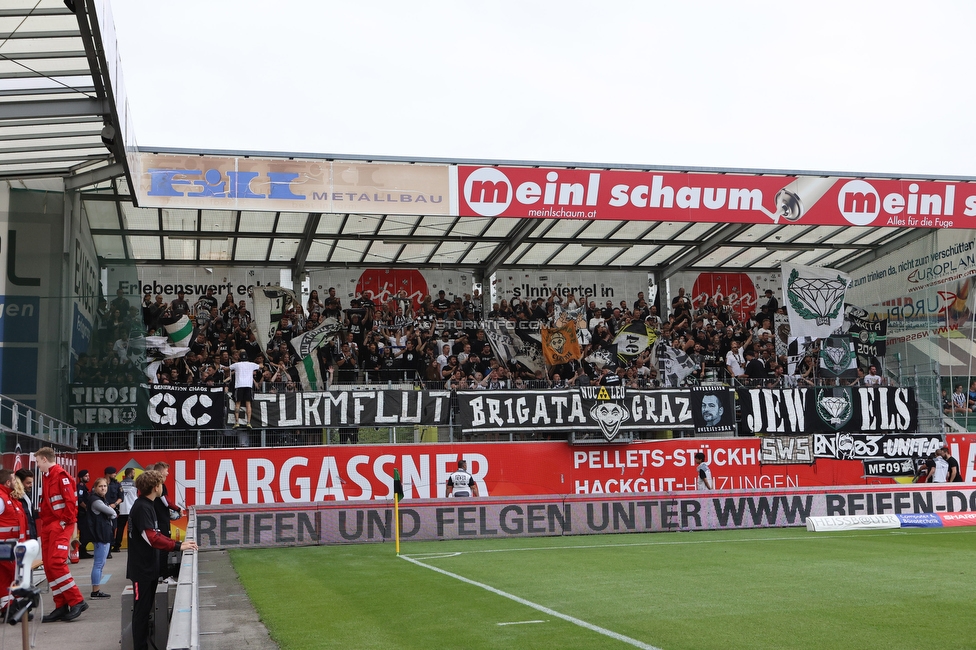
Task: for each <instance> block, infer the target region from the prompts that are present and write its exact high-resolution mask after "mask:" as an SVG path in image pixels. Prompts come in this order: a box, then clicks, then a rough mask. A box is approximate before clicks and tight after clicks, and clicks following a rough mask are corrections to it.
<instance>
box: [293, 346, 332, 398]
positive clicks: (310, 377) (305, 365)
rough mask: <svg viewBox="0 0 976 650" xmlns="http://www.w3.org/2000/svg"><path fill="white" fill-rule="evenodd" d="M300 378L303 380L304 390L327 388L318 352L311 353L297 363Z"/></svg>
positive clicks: (296, 367)
mask: <svg viewBox="0 0 976 650" xmlns="http://www.w3.org/2000/svg"><path fill="white" fill-rule="evenodd" d="M295 369H296V370H298V378H299V380H300V381H301V382H302V390H325V389H326V385H325V377H323V376H322V369H321V366H320V365H319V357H318V355H317V354H310V355H308V356H307V357H305V358H303V359H302V360H301V361H299V362H298V363H297V364H295Z"/></svg>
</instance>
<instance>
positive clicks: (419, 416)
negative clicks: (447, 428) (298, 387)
mask: <svg viewBox="0 0 976 650" xmlns="http://www.w3.org/2000/svg"><path fill="white" fill-rule="evenodd" d="M450 399H451V393H450V392H449V391H414V390H349V391H345V390H341V391H331V392H304V393H280V394H274V393H262V394H258V395H255V396H254V404H253V413H254V414H253V416H252V422H253V423H254V426H256V427H260V428H267V427H270V428H287V427H338V426H349V427H358V426H381V427H387V426H390V427H392V426H400V425H413V424H424V425H438V424H447V423H448V417H449V415H450V412H451V411H450Z"/></svg>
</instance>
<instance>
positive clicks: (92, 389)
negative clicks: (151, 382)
mask: <svg viewBox="0 0 976 650" xmlns="http://www.w3.org/2000/svg"><path fill="white" fill-rule="evenodd" d="M138 393H139V389H138V387H137V386H106V385H104V384H102V385H85V384H70V385H69V386H68V424H70V425H72V426H74V427H77V428H78V430H79V431H113V430H128V429H137V428H141V427H142V426H145V424H146V422H147V420H146V418H145V417H140V413H144V412H145V411H140V410H139V400H138V397H137V395H138Z"/></svg>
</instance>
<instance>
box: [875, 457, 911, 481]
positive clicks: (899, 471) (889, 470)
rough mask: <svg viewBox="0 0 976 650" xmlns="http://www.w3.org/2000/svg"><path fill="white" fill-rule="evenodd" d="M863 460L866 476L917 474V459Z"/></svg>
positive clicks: (889, 476) (887, 476)
mask: <svg viewBox="0 0 976 650" xmlns="http://www.w3.org/2000/svg"><path fill="white" fill-rule="evenodd" d="M863 462H864V475H865V476H879V477H883V478H899V477H902V476H915V461H913V460H912V459H911V458H892V459H882V460H865V461H863Z"/></svg>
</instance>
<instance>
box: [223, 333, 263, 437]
mask: <svg viewBox="0 0 976 650" xmlns="http://www.w3.org/2000/svg"><path fill="white" fill-rule="evenodd" d="M260 369H261V366H259V365H258V364H256V363H253V362H251V361H248V360H247V353H246V352H241V354H240V360H239V361H238V362H237V363H232V364H230V371H231V373H232V375H233V377H234V420H235V422H234V428H235V429H240V428H241V420H240V417H241V403H243V404H244V410H245V412H246V413H247V419H246V420H245V421H244V426H245V427H247V428H248V429H250V428H251V402H252V401H253V400H254V372H255V371H256V370H260ZM229 379H230V378H229V377H228V380H229Z"/></svg>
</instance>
